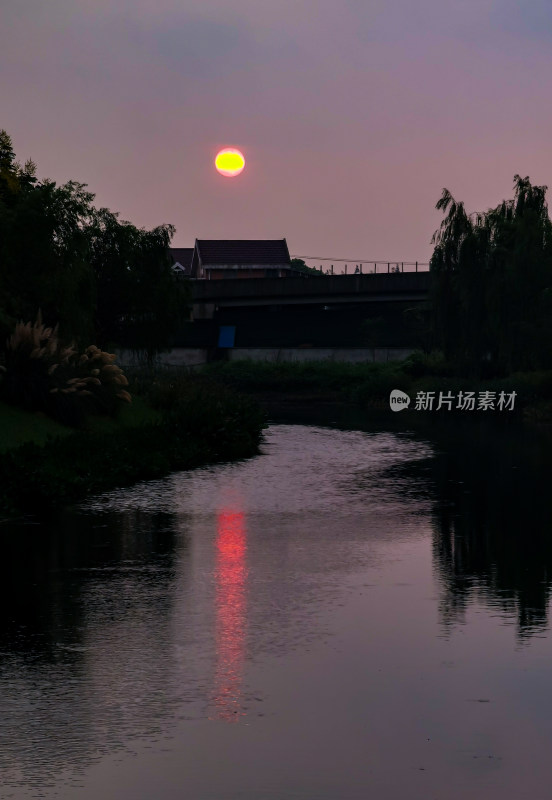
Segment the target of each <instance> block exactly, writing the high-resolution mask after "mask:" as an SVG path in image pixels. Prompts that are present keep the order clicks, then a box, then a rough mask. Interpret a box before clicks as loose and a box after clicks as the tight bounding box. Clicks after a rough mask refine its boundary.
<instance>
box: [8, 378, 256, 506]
mask: <svg viewBox="0 0 552 800" xmlns="http://www.w3.org/2000/svg"><path fill="white" fill-rule="evenodd" d="M129 389H131V393H133V392H136V389H139V390H140V394H138V393H136V395H135V401H134V404H131V405H129V406H128V407H124V408H122V409H121V411H120V413H119V415H118V417H117V418H116V419H111V418H109V417H94V418H88V419H87V421H86V424H85V426H84V427H83V428H82V429H79V430H74V429H71V428H67V427H66V426H64V425H59V424H58V423H54V422H53V421H52V420H50V419H49V418H48V417H45V416H44V415H39V414H31V413H29V412H24V411H20V410H19V409H13V408H12V407H9V406H1V407H0V444H1V445H2V450H3V452H1V453H0V507H1V509H2V512H1V514H2V517H4V518H12V517H14V516H19V515H24V514H33V515H34V514H37V515H39V514H44V513H49V512H52V511H56V510H58V509H60V508H63V507H64V506H67V505H70V504H72V503H75V502H78V501H79V500H82V499H84V498H85V497H86V496H88V495H91V494H96V493H98V492H103V491H109V490H111V489H114V488H117V487H120V486H127V485H129V484H132V483H135V482H136V481H140V480H149V479H153V478H159V477H162V476H164V475H167V474H168V473H170V472H172V471H175V470H183V469H190V468H193V467H197V466H200V465H203V464H207V463H216V462H220V461H230V460H237V459H241V458H247V457H250V456H252V455H255V454H256V453H258V452H259V444H260V441H261V438H262V431H263V428H264V427H265V424H266V423H265V415H264V413H263V412H262V410H261V408H260V406H259V404H258V403H257V402H256V401H255V400H253V399H252V398H248V397H244V396H242V395H240V394H239V393H237V392H235V391H234V390H232V389H231V388H229V387H221V386H220V385H218V384H215V383H213V382H212V381H210V380H209V379H208V378H206V377H201V376H182V375H181V376H180V377H177V378H173V377H169V376H166V375H164V376H158V378H157V379H156V380H154V381H152V380H148V381H144V380H142V381H140V380H139V379H137V380H136V381H134V383H133V382H132V381H131V384H130V386H129ZM14 419H17V421H18V424H17V426H16V427H17V430H19V432H20V433H19V440H18V437H17V435H16V433H14V430H15V428H14V426H13V425H10V423H13V420H14ZM8 431H9V433H8ZM2 434H4V435H2Z"/></svg>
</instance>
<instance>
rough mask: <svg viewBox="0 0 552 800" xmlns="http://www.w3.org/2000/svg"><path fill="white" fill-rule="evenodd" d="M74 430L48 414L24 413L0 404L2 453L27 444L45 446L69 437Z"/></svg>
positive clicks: (0, 451) (0, 450)
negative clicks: (52, 440)
mask: <svg viewBox="0 0 552 800" xmlns="http://www.w3.org/2000/svg"><path fill="white" fill-rule="evenodd" d="M71 433H73V429H72V428H69V427H68V426H67V425H61V423H59V422H56V421H55V420H53V419H50V417H47V416H46V414H42V413H32V412H29V411H23V410H21V409H19V408H15V407H14V406H9V405H7V404H6V403H0V453H5V452H6V451H7V450H10V449H11V448H14V447H19V445H21V444H25V443H26V442H32V443H34V444H38V445H44V444H46V442H48V441H49V440H50V439H57V438H60V437H63V436H69V435H70V434H71Z"/></svg>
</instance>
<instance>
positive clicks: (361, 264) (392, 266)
mask: <svg viewBox="0 0 552 800" xmlns="http://www.w3.org/2000/svg"><path fill="white" fill-rule="evenodd" d="M291 258H301V259H302V260H305V259H307V258H308V259H309V260H311V261H332V263H331V265H330V268H329V269H328V270H326V271H324V270H323V269H322V264H320V272H321V273H322V274H323V275H347V274H349V275H367V274H368V275H370V274H372V275H373V274H384V273H387V274H391V273H394V272H429V262H427V261H360V260H359V261H355V260H354V259H350V260H346V259H344V258H334V259H329V258H316V256H295V255H294V256H291ZM334 263H340V264H343V263H344V265H345V266H344V269H343V268H342V270H341V272H337V271H334ZM349 264H351V271H350V272H348V266H349ZM307 266H310V267H311V269H317V267H316V264H312V265H311V264H307ZM371 267H373V268H371ZM380 267H381V268H380ZM405 267H406V269H405ZM409 267H410V269H409Z"/></svg>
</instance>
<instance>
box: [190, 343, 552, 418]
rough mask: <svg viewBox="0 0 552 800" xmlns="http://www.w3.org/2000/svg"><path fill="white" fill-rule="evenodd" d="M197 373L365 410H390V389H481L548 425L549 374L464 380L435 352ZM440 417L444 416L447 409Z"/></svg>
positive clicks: (232, 364)
mask: <svg viewBox="0 0 552 800" xmlns="http://www.w3.org/2000/svg"><path fill="white" fill-rule="evenodd" d="M201 374H204V375H208V376H209V377H210V379H211V380H214V381H217V382H219V383H220V384H221V385H227V386H231V387H233V388H234V389H237V390H238V391H242V392H247V393H251V394H262V393H266V394H270V395H280V397H282V398H285V397H286V396H288V397H292V398H293V397H300V396H305V395H310V396H311V397H310V399H312V400H313V402H316V400H317V399H319V398H320V399H323V398H325V397H328V398H330V397H331V398H335V399H337V400H340V401H344V402H352V403H355V404H357V405H359V406H362V407H365V408H379V407H382V408H383V407H386V408H387V407H388V404H389V394H390V392H391V391H392V390H393V389H401V390H402V391H405V392H407V393H408V394H409V395H410V397H411V398H415V397H416V394H417V393H418V392H431V391H433V392H436V397H438V395H439V392H440V391H442V392H449V391H450V392H452V393H453V394H456V393H458V392H459V391H460V390H462V391H475V392H476V393H478V392H480V391H484V390H490V391H496V392H497V396H498V393H499V392H500V391H504V392H506V393H510V392H512V391H515V392H516V393H517V396H516V399H515V409H516V411H515V413H516V415H517V414H518V413H522V414H523V416H524V417H525V418H526V419H532V420H535V421H539V422H548V421H552V371H551V370H548V371H546V370H543V371H540V372H536V371H534V372H518V373H515V374H513V375H510V376H507V377H502V378H467V377H464V376H462V375H460V374H458V372H457V370H456V369H455V367H454V365H452V364H451V363H449V362H447V361H445V359H444V358H443V357H442V355H441V354H439V353H430V354H429V355H426V354H423V353H420V352H417V353H414V354H413V355H411V356H410V357H409V358H407V359H405V360H404V361H392V362H387V363H374V362H367V363H362V364H348V363H344V362H320V361H312V362H305V363H300V364H298V363H290V362H283V363H278V362H276V363H274V362H266V361H265V362H253V361H226V362H224V361H222V362H221V361H218V362H213V363H211V364H207V365H206V366H205V367H203V368H202V370H201ZM440 413H448V412H446V411H444V412H440Z"/></svg>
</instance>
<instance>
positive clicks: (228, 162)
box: [215, 147, 245, 178]
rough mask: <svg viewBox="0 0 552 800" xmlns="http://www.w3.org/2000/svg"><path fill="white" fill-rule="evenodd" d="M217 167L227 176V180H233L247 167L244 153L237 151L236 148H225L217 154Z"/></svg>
mask: <svg viewBox="0 0 552 800" xmlns="http://www.w3.org/2000/svg"><path fill="white" fill-rule="evenodd" d="M215 167H216V168H217V171H218V172H220V174H221V175H226V177H227V178H233V177H235V176H236V175H239V174H240V172H242V171H243V168H244V167H245V158H244V157H243V153H240V151H239V150H236V149H235V148H234V147H225V148H224V150H221V151H220V152H218V153H217V157H216V158H215Z"/></svg>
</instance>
